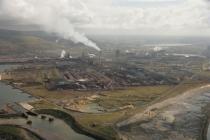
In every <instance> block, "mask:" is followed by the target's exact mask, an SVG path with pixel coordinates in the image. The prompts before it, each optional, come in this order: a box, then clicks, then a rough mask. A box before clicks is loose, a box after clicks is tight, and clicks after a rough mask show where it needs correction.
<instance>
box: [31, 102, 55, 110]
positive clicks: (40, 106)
mask: <svg viewBox="0 0 210 140" xmlns="http://www.w3.org/2000/svg"><path fill="white" fill-rule="evenodd" d="M29 104H30V105H32V106H33V107H34V108H35V109H57V108H58V107H57V106H56V105H55V104H53V103H50V102H48V101H45V100H39V101H34V102H30V103H29Z"/></svg>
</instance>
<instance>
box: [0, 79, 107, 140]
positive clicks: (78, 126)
mask: <svg viewBox="0 0 210 140" xmlns="http://www.w3.org/2000/svg"><path fill="white" fill-rule="evenodd" d="M0 82H2V83H3V84H6V85H9V86H11V87H12V88H14V89H18V90H20V91H21V92H23V93H25V94H28V95H29V96H32V97H34V98H36V99H34V100H41V99H42V98H41V97H37V96H34V95H32V94H30V93H29V92H27V91H25V90H24V89H23V88H21V87H18V86H15V85H14V84H10V83H9V82H8V81H0ZM34 100H31V101H24V102H27V103H29V102H33V101H34ZM41 110H45V111H46V110H52V111H53V109H40V110H39V109H38V110H36V109H35V112H36V111H41ZM45 111H44V112H42V114H46V112H45ZM54 111H55V112H56V111H60V112H63V113H66V112H64V111H62V110H59V109H54ZM66 114H68V116H69V118H70V119H71V121H72V124H73V125H70V127H72V129H73V130H75V131H76V132H77V133H80V134H84V135H87V136H90V137H93V138H95V139H96V140H110V138H106V137H107V136H101V135H99V134H96V133H94V132H90V131H89V130H87V129H86V128H84V127H83V126H82V125H81V124H79V123H78V122H77V121H76V119H75V118H74V117H73V116H72V115H71V114H69V113H66ZM48 115H52V116H54V117H56V116H55V114H54V115H53V114H50V113H49V114H48ZM5 117H7V116H5ZM58 118H60V117H58ZM61 120H63V121H64V122H65V123H67V125H69V122H66V121H65V119H62V118H61ZM104 137H105V138H104Z"/></svg>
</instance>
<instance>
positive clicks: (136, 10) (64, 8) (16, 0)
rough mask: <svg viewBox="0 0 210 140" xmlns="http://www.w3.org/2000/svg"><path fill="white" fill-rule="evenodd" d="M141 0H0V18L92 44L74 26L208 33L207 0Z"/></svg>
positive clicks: (137, 31)
mask: <svg viewBox="0 0 210 140" xmlns="http://www.w3.org/2000/svg"><path fill="white" fill-rule="evenodd" d="M145 1H146V0H80V1H79V0H0V6H1V7H0V13H1V14H0V20H9V21H11V20H12V21H13V20H14V21H15V22H17V21H18V22H19V24H20V23H22V24H36V25H40V26H41V27H42V28H43V29H44V30H46V31H50V32H56V33H58V34H59V35H62V36H64V37H65V38H71V40H73V41H75V42H83V43H84V42H85V43H84V44H86V45H87V44H88V45H89V46H92V47H94V48H97V46H96V45H95V44H94V43H93V42H91V41H89V40H88V39H87V38H86V37H85V36H84V35H82V34H80V33H79V32H77V31H76V30H75V29H77V28H80V29H81V28H82V29H101V30H100V31H107V30H110V31H113V30H118V31H122V30H132V31H134V32H136V33H141V34H154V33H155V34H176V35H177V34H194V35H197V34H199V35H202V34H205V35H210V14H209V13H210V9H209V2H208V0H150V2H149V6H148V5H146V4H145ZM121 3H123V4H121ZM157 3H158V5H157ZM13 24H14V23H13Z"/></svg>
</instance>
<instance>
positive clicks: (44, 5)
mask: <svg viewBox="0 0 210 140" xmlns="http://www.w3.org/2000/svg"><path fill="white" fill-rule="evenodd" d="M0 2H1V3H0V4H1V11H0V12H1V13H0V14H1V17H7V18H8V19H10V20H15V21H17V22H19V24H33V25H38V26H39V27H40V28H41V29H43V30H45V31H47V32H50V33H56V34H57V35H59V36H61V37H63V38H65V39H70V40H72V41H73V42H75V43H79V42H80V43H83V44H84V45H86V46H89V47H92V48H94V49H96V50H98V51H100V48H99V47H98V46H97V45H96V44H95V43H94V42H92V41H91V40H89V39H88V38H87V37H86V36H85V35H84V34H81V33H79V32H78V31H76V30H75V25H78V24H82V23H88V22H90V20H91V18H92V17H91V13H90V11H89V10H88V9H87V7H86V6H85V5H84V4H83V3H81V2H79V1H78V0H1V1H0Z"/></svg>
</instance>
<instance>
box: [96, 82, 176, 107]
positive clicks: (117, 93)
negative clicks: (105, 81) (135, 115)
mask: <svg viewBox="0 0 210 140" xmlns="http://www.w3.org/2000/svg"><path fill="white" fill-rule="evenodd" d="M172 87H173V86H142V87H131V88H128V89H124V90H114V91H106V92H103V93H102V94H103V95H104V96H101V97H100V98H98V99H97V100H96V101H95V102H96V103H98V104H99V105H101V106H103V107H104V108H106V109H114V108H119V107H122V106H126V105H134V106H135V107H138V106H142V105H145V104H148V103H149V102H151V101H153V100H155V99H156V98H158V97H159V96H161V95H163V94H165V93H166V92H167V91H168V90H169V89H171V88H172Z"/></svg>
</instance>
